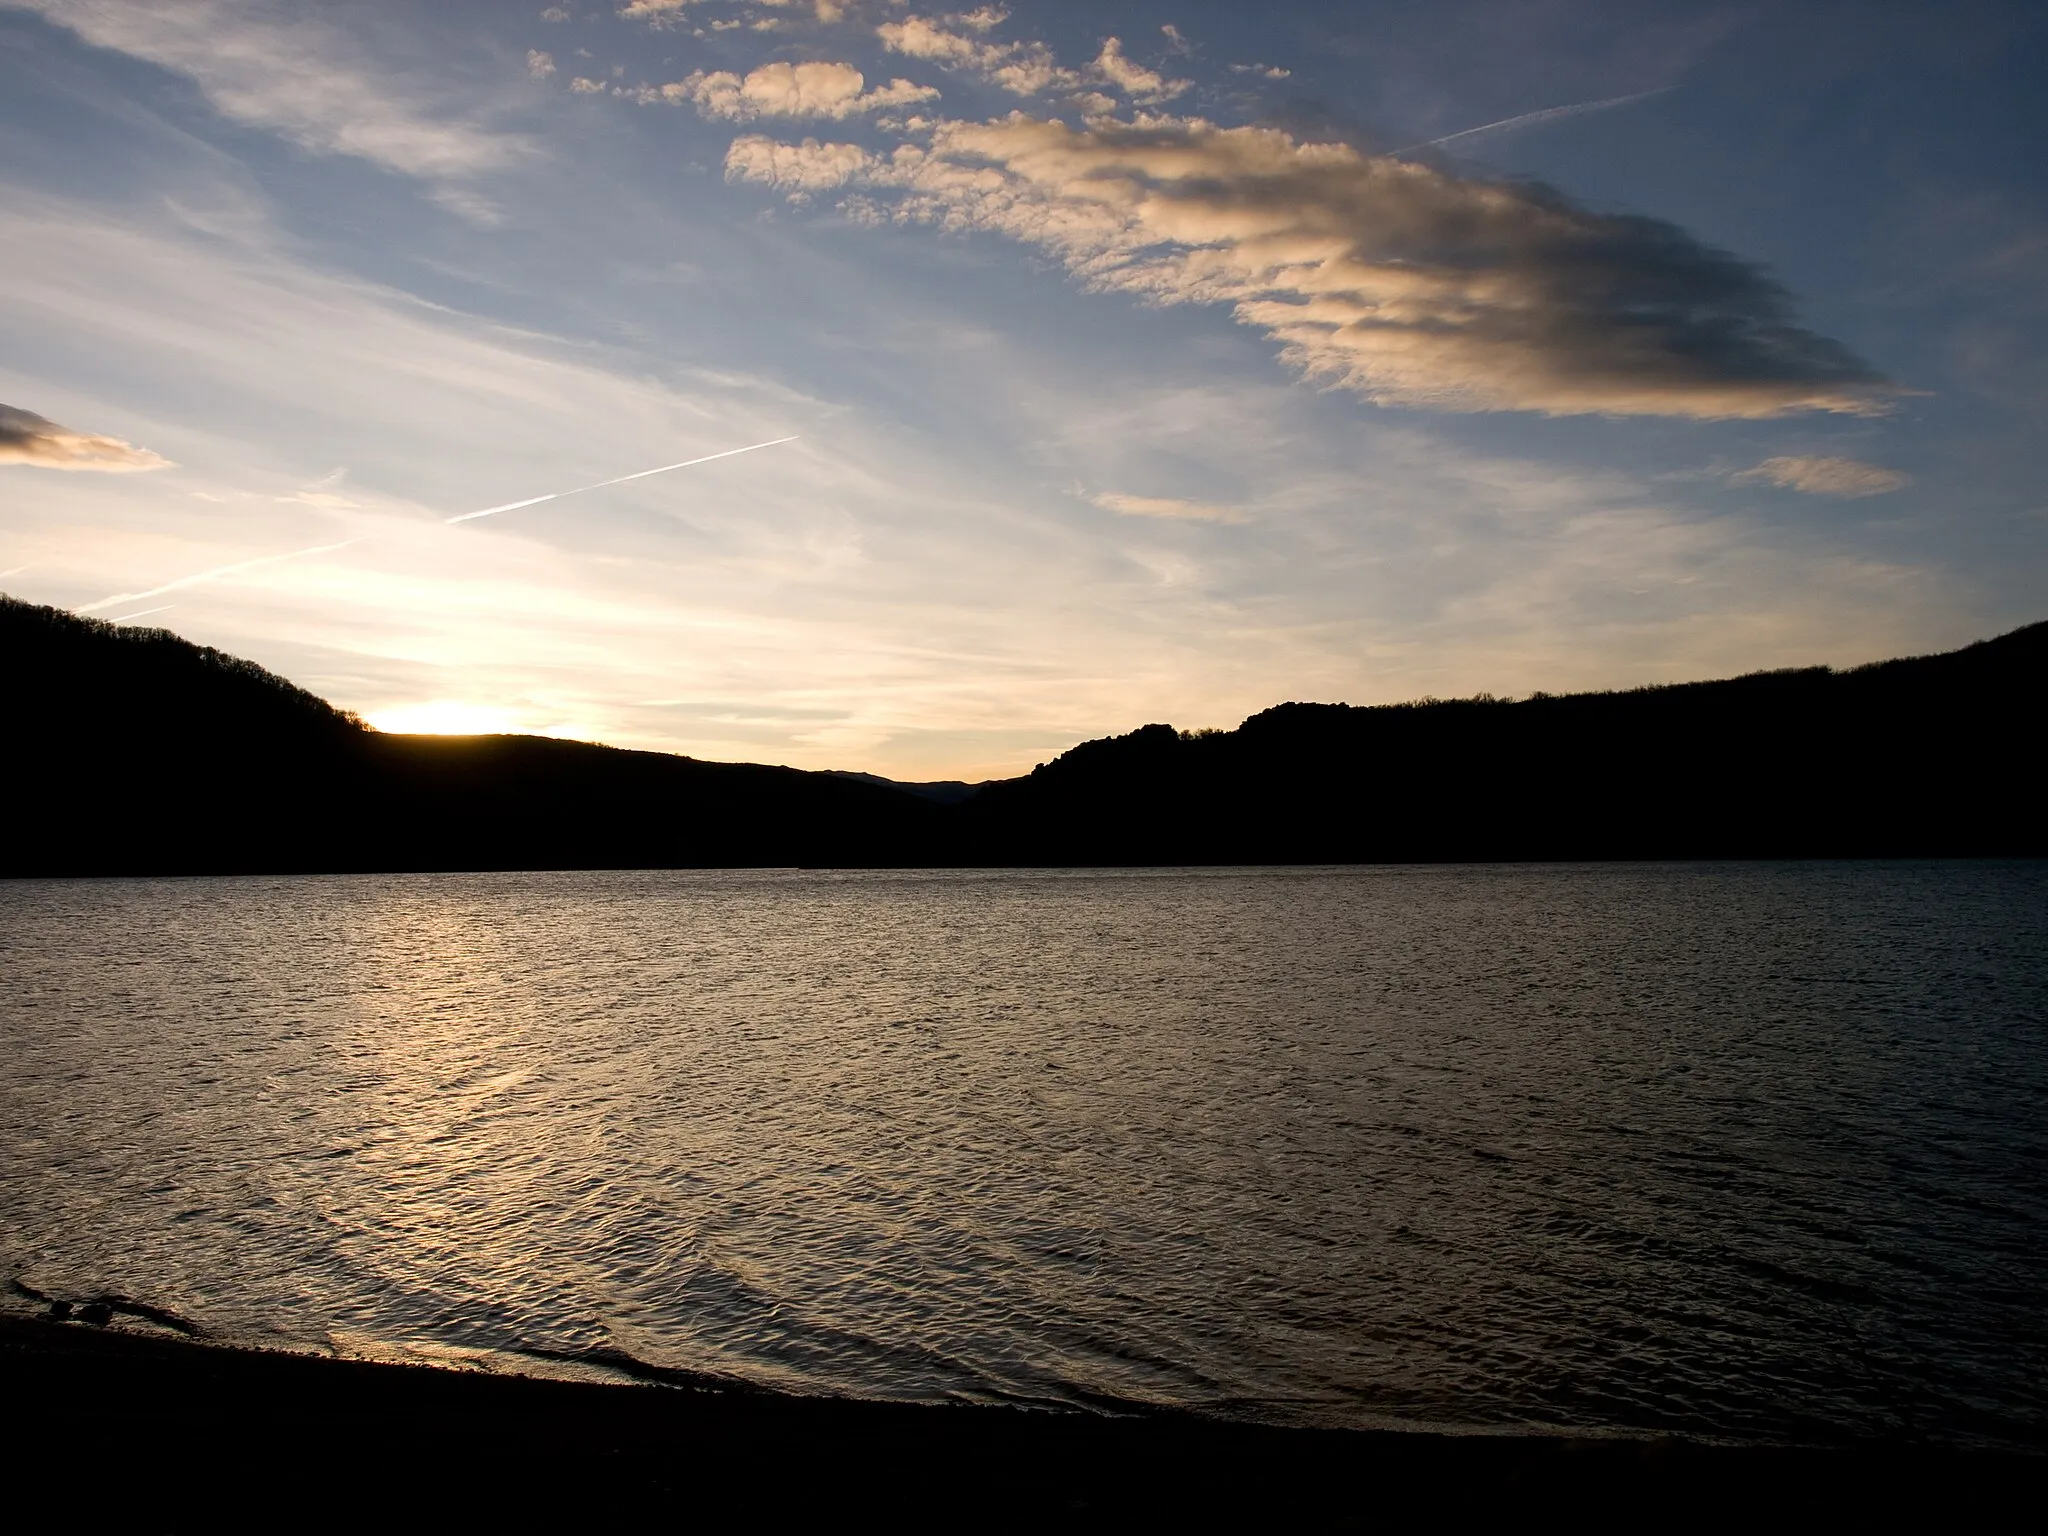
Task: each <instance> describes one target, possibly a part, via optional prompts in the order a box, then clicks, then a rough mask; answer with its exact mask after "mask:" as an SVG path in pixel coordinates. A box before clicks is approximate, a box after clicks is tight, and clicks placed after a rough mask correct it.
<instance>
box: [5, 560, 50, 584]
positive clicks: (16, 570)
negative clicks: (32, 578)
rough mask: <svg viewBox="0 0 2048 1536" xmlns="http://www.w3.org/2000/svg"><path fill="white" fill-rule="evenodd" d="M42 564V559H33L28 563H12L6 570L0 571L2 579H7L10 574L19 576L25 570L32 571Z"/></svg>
mask: <svg viewBox="0 0 2048 1536" xmlns="http://www.w3.org/2000/svg"><path fill="white" fill-rule="evenodd" d="M41 564H42V561H40V560H31V561H29V563H28V564H27V565H10V566H9V567H7V569H6V570H4V571H0V581H5V580H6V579H7V578H8V577H9V576H19V575H20V574H21V573H22V572H23V571H32V570H34V569H35V568H36V567H37V566H39V565H41Z"/></svg>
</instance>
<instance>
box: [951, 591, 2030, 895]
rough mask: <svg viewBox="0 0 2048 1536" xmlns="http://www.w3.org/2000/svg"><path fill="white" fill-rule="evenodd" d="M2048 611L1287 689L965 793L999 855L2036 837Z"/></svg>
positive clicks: (1857, 851) (1973, 848)
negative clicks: (1579, 672) (1996, 627)
mask: <svg viewBox="0 0 2048 1536" xmlns="http://www.w3.org/2000/svg"><path fill="white" fill-rule="evenodd" d="M2044 684H2048V624H2034V625H2030V626H2028V627H2027V628H2025V629H2020V630H2016V631H2014V632H2013V633H2011V634H2009V635H2005V636H2003V637H2002V638H2000V639H1996V640H1988V641H1983V642H1980V643H1978V644H1976V645H1972V646H1968V647H1966V648H1964V649H1963V650H1960V651H1954V652H1950V653H1948V654H1945V655H1938V656H1923V657H1915V658H1911V659H1907V660H1900V661H1888V662H1879V663H1874V664H1872V665H1869V666H1864V667H1857V668H1855V669H1853V670H1850V671H1845V672H1836V671H1832V670H1830V669H1828V668H1826V667H1811V668H1805V669H1800V670H1795V671H1782V672H1764V673H1757V674H1754V675H1751V676H1748V677H1738V678H1733V679H1729V680H1726V681H1721V682H1707V683H1687V684H1680V685H1675V686H1669V687H1656V688H1640V689H1634V690H1631V691H1628V692H1617V693H1586V694H1570V695H1564V696H1559V697H1543V696H1540V695H1539V696H1537V697H1535V698H1532V699H1527V700H1523V701H1521V702H1519V703H1513V702H1507V701H1502V700H1496V699H1490V698H1484V697H1482V698H1478V699H1459V700H1426V701H1423V702H1421V703H1416V704H1396V705H1386V706H1379V707H1372V708H1353V707H1350V706H1348V705H1343V704H1282V705H1279V706H1277V707H1276V708H1273V709H1269V710H1266V711H1264V712H1263V713H1261V714H1257V715H1254V716H1252V717H1251V718H1250V719H1249V720H1247V721H1245V722H1244V724H1243V725H1241V726H1240V727H1238V729H1237V730H1235V731H1227V732H1215V733H1203V734H1200V735H1193V736H1190V735H1183V734H1181V733H1179V732H1176V731H1174V730H1172V729H1171V728H1170V727H1167V726H1163V725H1148V726H1146V727H1144V728H1143V729H1142V730H1138V731H1133V732H1131V733H1130V734H1129V735H1126V736H1117V737H1111V738H1108V739H1105V740H1101V741H1091V742H1085V743H1083V744H1082V745H1080V746H1078V747H1076V748H1074V749H1073V750H1072V751H1070V752H1068V753H1066V754H1065V755H1063V756H1062V757H1060V758H1059V759H1057V760H1056V761H1054V762H1051V763H1048V764H1045V765H1044V766H1042V767H1040V768H1039V769H1037V770H1036V771H1035V772H1033V773H1032V774H1031V775H1030V776H1029V777H1027V778H1023V779H1016V780H1009V781H1005V782H1002V783H999V784H994V785H990V786H988V787H987V788H985V789H984V790H983V791H982V793H981V794H980V795H978V796H976V797H975V799H974V800H973V801H971V802H969V804H968V805H967V806H965V807H963V809H964V810H965V811H966V812H967V815H966V816H965V817H964V818H963V820H964V821H965V822H967V823H968V825H967V826H966V827H964V828H963V833H964V838H965V846H967V847H968V848H971V849H972V856H973V857H975V858H976V859H987V860H992V861H996V862H1005V863H1007V862H1018V861H1026V862H1041V861H1042V862H1050V863H1061V862H1072V861H1085V862H1100V863H1141V864H1142V863H1243V862H1253V863H1267V862H1275V863H1292V862H1324V861H1329V862H1362V861H1376V860H1409V859H1615V858H1625V859H1626V858H1814V857H1866V856H1886V855H1924V854H2039V853H2048V817H2044V807H2043V797H2042V794H2041V790H2040V777H2041V770H2040V767H2039V747H2038V745H2037V742H2036V738H2035V736H2034V732H2035V731H2036V730H2038V729H2040V724H2039V722H2040V720H2041V717H2042V713H2043V708H2042V707H2043V704H2044V702H2048V697H2044V695H2048V687H2044Z"/></svg>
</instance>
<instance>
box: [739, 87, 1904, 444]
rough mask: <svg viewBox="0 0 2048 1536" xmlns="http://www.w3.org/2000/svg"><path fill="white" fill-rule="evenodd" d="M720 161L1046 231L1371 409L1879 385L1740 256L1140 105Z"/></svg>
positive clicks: (1864, 390)
mask: <svg viewBox="0 0 2048 1536" xmlns="http://www.w3.org/2000/svg"><path fill="white" fill-rule="evenodd" d="M726 174H727V177H728V178H729V179H731V180H735V181H754V182H761V183H765V184H767V185H770V186H773V187H776V188H778V189H780V190H782V191H783V192H785V193H786V194H791V195H794V196H796V197H798V198H802V197H806V196H810V195H814V194H816V193H818V192H820V191H824V190H828V189H832V188H843V189H844V190H845V191H846V192H847V193H848V198H847V202H846V207H847V210H848V211H849V212H851V213H854V214H856V215H859V216H864V217H868V218H872V219H893V220H895V221H897V222H901V223H917V224H927V225H932V226H935V227H938V228H940V229H945V230H951V231H961V232H965V231H971V230H989V231H994V232H997V233H1001V234H1004V235H1008V236H1010V237H1011V238H1013V239H1018V240H1023V241H1026V242H1029V243H1031V244H1033V245H1037V246H1041V247H1043V248H1046V249H1048V250H1050V251H1052V252H1054V253H1055V254H1056V255H1058V256H1059V257H1060V258H1061V259H1062V260H1063V261H1064V262H1065V264H1066V265H1067V267H1068V268H1069V270H1071V271H1072V272H1074V273H1075V274H1076V275H1077V276H1079V277H1080V278H1081V279H1082V280H1084V281H1085V282H1087V283H1088V284H1089V285H1090V286H1092V287H1095V288H1100V289H1117V290H1122V291H1126V292H1130V293H1135V294H1137V295H1139V296H1141V297H1142V298H1144V299H1146V300H1148V301H1150V302H1153V303H1158V304H1187V303H1223V304H1229V305H1230V306H1232V308H1233V310H1234V311H1235V313H1236V316H1237V318H1238V320H1239V321H1240V322H1241V323H1243V324H1246V325H1249V326H1254V327H1256V328H1258V329H1259V330H1261V331H1263V332H1265V333H1266V334H1267V335H1268V336H1271V337H1272V338H1274V339H1275V340H1277V341H1278V342H1280V343H1281V346H1282V348H1283V353H1284V355H1285V356H1286V358H1287V359H1288V360H1289V361H1290V362H1292V363H1293V364H1294V365H1295V366H1297V367H1299V368H1300V369H1301V370H1302V371H1303V372H1305V373H1307V374H1308V375H1310V376H1311V377H1313V378H1315V379H1318V380H1320V381H1323V382H1325V383H1328V384H1331V385H1335V386H1339V387H1342V388H1346V389H1350V390H1353V391H1356V392H1357V393H1358V394H1360V395H1363V396H1365V397H1366V398H1367V399H1370V400H1373V401H1376V402H1378V403H1380V404H1384V405H1399V406H1424V407H1431V408H1435V409H1439V410H1453V411H1486V410H1527V411H1542V412H1546V413H1549V414H1552V415H1571V414H1588V413H1605V414H1612V415H1633V416H1684V417H1694V418H1700V419H1719V418H1761V417H1772V416H1782V415H1787V414H1790V413H1792V412H1797V411H1838V412H1847V413H1851V414H1857V415H1870V414H1877V413H1880V412H1882V411H1883V410H1884V409H1885V406H1886V403H1887V397H1888V396H1889V395H1890V394H1892V393H1895V390H1894V389H1893V387H1892V386H1890V385H1889V384H1888V382H1887V381H1886V380H1885V379H1884V378H1883V377H1882V376H1881V375H1880V374H1878V373H1877V372H1876V371H1875V370H1873V369H1872V368H1870V367H1869V366H1868V365H1867V364H1865V363H1864V362H1862V361H1861V360H1860V359H1858V358H1857V357H1855V356H1854V355H1853V354H1852V353H1850V352H1849V351H1848V349H1847V348H1845V347H1843V346H1841V345H1840V344H1839V343H1836V342H1834V341H1831V340H1829V339H1828V338H1826V337H1823V336H1820V335H1817V334H1815V333H1814V332H1812V331H1809V330H1806V329H1804V328H1802V327H1801V326H1799V325H1798V324H1796V323H1795V321H1794V319H1793V315H1792V308H1791V302H1790V299H1789V296H1788V295H1787V294H1786V293H1785V292H1784V291H1783V290H1782V289H1781V288H1779V287H1778V286H1777V285H1776V284H1775V283H1773V282H1772V281H1771V280H1770V279H1769V278H1768V277H1766V276H1765V275H1764V274H1762V273H1761V272H1760V271H1758V270H1757V269H1756V268H1755V267H1753V266H1751V265H1749V264H1748V263H1745V262H1743V261H1741V260H1739V259H1738V258H1736V257H1734V256H1732V255H1729V254H1728V253H1726V252H1723V251H1718V250H1714V249H1712V248H1711V247H1708V246H1706V245H1703V244H1701V243H1700V242H1699V241H1697V240H1695V239H1693V238H1692V237H1691V236H1690V235H1688V234H1686V233H1685V232H1684V231H1683V230H1681V229H1679V228H1677V227H1676V226H1674V225H1671V224H1667V223H1664V222H1662V221H1660V220H1656V219H1650V218H1641V217H1633V216H1627V215H1620V214H1604V213H1595V212H1592V211H1590V210H1588V209H1584V208H1581V207H1579V206H1577V205H1576V204H1574V203H1572V202H1570V201H1569V200H1567V199H1566V198H1565V197H1564V196H1563V195H1562V194H1559V193H1556V192H1553V191H1551V190H1549V189H1547V188H1544V187H1541V186H1537V185H1532V184H1527V183H1501V182H1491V181H1480V180H1473V179H1469V178H1465V177H1461V176H1456V175H1453V174H1451V173H1449V172H1447V171H1444V170H1441V169H1438V168H1436V167H1433V166H1426V165H1416V164H1410V163H1408V162H1405V161H1401V160H1396V159H1392V158H1389V157H1385V156H1374V155H1366V154H1362V153H1361V152H1359V151H1358V150H1355V149H1353V148H1351V147H1349V146H1348V145H1343V144H1305V143H1300V142H1297V141H1296V140H1295V139H1294V138H1293V137H1291V136H1290V135H1288V134H1287V133H1284V132H1281V131H1280V130H1277V129H1271V128H1221V127H1218V126H1216V125H1215V124H1213V123H1209V122H1207V121H1204V120H1203V119H1201V118H1180V117H1170V116H1146V115H1140V116H1138V117H1137V118H1136V120H1135V121H1132V122H1115V121H1103V120H1091V121H1090V123H1089V124H1088V126H1087V127H1086V128H1082V129H1076V128H1071V127H1068V126H1067V125H1066V124H1064V123H1061V122H1058V121H1046V120H1041V119H1037V118H1033V117H1029V116H1027V115H1025V114H1022V113H1013V114H1011V115H1010V116H1009V117H1007V118H1002V119H997V120H994V121H990V122H985V123H971V122H961V121H940V122H938V123H937V124H935V125H934V126H933V135H932V142H931V145H930V147H929V148H924V147H921V146H917V145H904V146H901V147H899V148H898V149H897V150H895V152H894V153H893V154H889V155H880V154H873V153H870V152H868V151H866V150H863V149H861V148H860V147H858V146H856V145H851V144H831V143H818V142H816V141H814V140H805V141H804V142H803V143H801V144H786V143H777V142H775V141H774V140H771V139H767V138H764V137H761V136H758V135H750V136H747V137H743V138H741V139H739V140H737V141H736V142H735V143H734V144H733V145H732V146H731V149H730V151H729V152H728V155H727V159H726Z"/></svg>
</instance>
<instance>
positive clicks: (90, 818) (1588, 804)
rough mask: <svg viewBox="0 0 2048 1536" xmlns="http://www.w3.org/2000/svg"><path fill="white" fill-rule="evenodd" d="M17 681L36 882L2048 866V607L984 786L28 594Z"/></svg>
mask: <svg viewBox="0 0 2048 1536" xmlns="http://www.w3.org/2000/svg"><path fill="white" fill-rule="evenodd" d="M0 679H4V683H0V686H4V689H5V697H4V699H0V708H4V709H5V710H6V717H7V719H8V720H9V722H10V731H9V738H8V745H7V747H6V749H5V752H6V759H7V768H8V777H9V780H10V782H11V783H12V784H13V786H14V787H15V789H16V796H15V800H14V810H15V812H16V819H15V822H14V825H13V827H12V828H11V829H10V830H9V831H8V832H7V833H6V834H5V836H4V840H0V848H4V850H5V851H4V853H0V872H4V873H8V874H111V873H170V872H179V873H246V872H282V871H306V870H334V871H344V870H369V869H489V868H497V869H505V868H526V869H533V868H611V867H642V868H647V867H681V866H726V865H731V866H739V865H788V864H811V865H926V864H979V863H998V864H1186V863H1247V862H1248V863H1266V862H1286V863H1295V862H1300V863H1324V862H1351V861H1370V860H1382V859H1402V860H1407V859H1573V858H1711V857H1813V856H1840V857H1849V856H1864V855H1920V854H2041V853H2048V817H2044V811H2043V805H2042V797H2041V795H2040V793H2039V791H2038V788H2037V786H2036V783H2035V780H2036V779H2037V778H2038V777H2039V770H2038V769H2037V768H2036V766H2035V758H2036V752H2035V749H2034V746H2033V739H2032V732H2033V730H2034V729H2036V728H2037V726H2036V724H2035V722H2036V720H2037V719H2038V717H2039V716H2040V714H2041V707H2042V703H2043V682H2044V679H2048V624H2036V625H2032V626H2030V627H2028V628H2026V629H2022V630H2017V631H2015V632H2014V633H2012V634H2009V635H2006V636H2004V637H2003V638H2001V639H1998V640H1991V641H1985V642H1983V643H1980V644H1978V645H1973V646H1969V647H1967V648H1965V649H1963V650H1960V651H1955V652H1952V653H1949V654H1946V655H1941V656H1927V657H1918V658H1913V659H1909V660H1903V661H1892V662H1882V663H1878V664H1875V665H1872V666H1867V667H1859V668H1856V669H1854V670H1852V671H1847V672H1833V671H1830V670H1828V669H1827V668H1824V667H1817V668H1810V669H1806V670H1801V671H1788V672H1769V673H1760V674H1756V675H1754V676H1750V677H1741V678H1735V679H1731V680H1728V681H1724V682H1712V683H1690V684H1682V685H1677V686H1672V687H1663V688H1644V689H1637V690H1633V691H1630V692H1623V693H1593V694H1573V695H1566V696H1561V697H1553V698H1546V697H1541V696H1539V697H1537V698H1535V699H1531V700H1526V701H1523V702H1520V703H1508V702H1503V701H1497V700H1491V699H1485V698H1480V699H1470V700H1451V701H1435V700H1428V701H1423V702H1421V703H1417V704H1400V705H1387V706H1376V707H1369V708H1354V707H1351V706H1348V705H1342V704H1282V705H1280V706H1278V707H1276V708H1273V709H1269V710H1266V711H1265V712H1263V713H1261V714H1258V715H1254V716H1253V717H1252V718H1251V719H1249V720H1247V721H1245V722H1244V724H1243V725H1242V726H1240V727H1239V728H1238V729H1237V730H1235V731H1221V732H1205V733H1200V734H1197V735H1184V734H1182V733H1180V732H1177V731H1175V730H1173V729H1172V728H1171V727H1168V726H1164V725H1151V726H1146V727H1144V728H1143V729H1141V730H1138V731H1134V732H1132V733H1130V734H1129V735H1125V736H1117V737H1110V738H1106V739H1103V740H1100V741H1090V742H1084V743H1082V744H1081V745H1080V746H1078V747H1075V748H1074V749H1073V750H1072V751H1070V752H1067V753H1065V754H1063V755H1062V756H1061V757H1059V758H1058V759H1057V760H1055V761H1054V762H1051V763H1048V764H1045V765H1043V766H1042V767H1040V768H1038V769H1037V770H1036V771H1034V772H1033V773H1031V774H1029V775H1028V776H1026V777H1024V778H1021V779H1010V780H1003V781H999V782H997V783H993V784H988V785H983V786H980V787H979V788H978V789H974V790H972V791H971V792H968V787H967V786H954V785H950V784H949V785H917V786H892V785H890V784H889V783H888V781H886V780H875V779H872V778H869V777H867V776H864V775H853V774H839V773H803V772H799V771H797V770H795V769H790V768H773V767H763V766H759V765H754V764H739V763H706V762H699V761H697V760H695V759H691V758H686V757H675V756H670V755H666V754H662V753H652V752H627V751H619V750H615V749H613V748H609V747H602V746H595V745H591V744H588V743H584V742H569V741H556V740H551V739H548V738H543V737H532V736H472V737H434V736H392V735H383V734H380V733H378V732H375V731H372V730H370V729H368V728H367V727H365V726H364V725H363V724H362V723H361V722H360V721H359V720H357V719H355V718H354V717H353V716H351V715H348V714H346V713H343V712H341V711H339V710H336V709H334V708H333V707H332V706H331V705H329V704H327V703H326V702H324V701H323V700H321V699H319V698H316V697H315V696H314V695H312V694H310V693H307V692H306V691H305V690H303V689H300V688H297V687H294V686H293V685H292V684H290V683H288V682H286V681H285V680H284V679H282V678H279V677H277V676H275V675H273V674H271V673H269V672H266V671H264V670H263V669H262V668H261V667H258V666H256V665H254V664H253V663H250V662H247V661H241V660H238V659H236V658H234V657H230V656H226V655H223V654H222V653H220V652H218V651H214V650H209V649H206V648H204V647H200V646H196V645H192V644H190V643H189V642H187V641H185V640H182V639H179V638H178V637H177V636H175V635H172V634H170V633H169V632H167V631H164V630H140V629H121V628H117V627H115V626H113V625H110V624H105V623H101V622H99V621H96V620H90V619H80V618H76V617H74V616H72V615H70V614H67V613H63V612H61V611H59V610H56V609H51V608H40V607H35V606H32V605H30V604H27V603H22V602H17V601H15V600H13V599H11V598H0ZM935 791H936V792H938V793H936V794H935ZM963 794H964V798H963Z"/></svg>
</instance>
